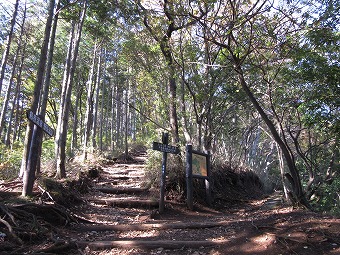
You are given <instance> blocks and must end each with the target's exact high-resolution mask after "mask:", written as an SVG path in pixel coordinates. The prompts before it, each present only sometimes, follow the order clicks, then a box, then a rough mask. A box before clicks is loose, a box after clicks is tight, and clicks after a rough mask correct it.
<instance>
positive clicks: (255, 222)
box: [63, 153, 340, 255]
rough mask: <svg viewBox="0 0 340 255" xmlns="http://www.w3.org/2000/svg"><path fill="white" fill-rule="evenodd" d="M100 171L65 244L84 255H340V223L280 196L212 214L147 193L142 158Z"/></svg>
mask: <svg viewBox="0 0 340 255" xmlns="http://www.w3.org/2000/svg"><path fill="white" fill-rule="evenodd" d="M133 156H134V159H135V161H134V162H132V163H124V162H117V163H115V164H114V165H109V166H103V168H102V170H103V171H102V173H101V174H100V177H99V178H98V179H97V183H96V185H95V189H94V190H93V191H92V192H91V193H90V194H87V195H86V196H84V199H85V200H87V201H88V203H87V204H85V205H82V206H80V207H78V208H77V213H78V214H79V215H81V216H82V217H83V218H84V219H88V220H89V221H90V222H91V223H86V224H78V225H77V226H76V227H75V228H73V229H72V231H70V229H68V230H67V232H66V233H63V234H64V237H63V238H66V237H67V236H68V238H69V239H70V240H73V241H76V242H77V243H78V245H79V249H80V250H81V251H82V252H83V254H101V255H104V254H119V255H124V254H131V255H132V254H183V255H184V254H191V255H205V254H210V255H212V254H214V255H217V254H308V255H313V254H318V255H320V254H340V248H339V247H340V233H339V229H340V220H339V219H335V218H331V217H326V216H321V215H318V214H315V213H311V212H306V211H299V210H292V208H290V207H284V206H282V204H281V201H280V199H277V198H276V197H275V196H273V197H271V198H269V199H266V200H261V201H253V202H248V203H243V204H241V205H234V206H230V205H227V204H226V205H225V208H223V209H219V210H214V209H211V208H207V207H204V206H202V205H195V210H194V211H189V210H188V209H187V208H186V205H185V204H178V203H172V202H171V201H167V202H166V208H165V212H164V213H163V214H161V215H160V214H158V211H157V208H158V196H159V194H158V192H157V191H156V192H155V191H150V190H146V189H145V188H143V177H144V161H145V159H146V155H145V153H138V154H137V155H133Z"/></svg>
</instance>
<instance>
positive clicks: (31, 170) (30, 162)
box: [22, 0, 55, 196]
mask: <svg viewBox="0 0 340 255" xmlns="http://www.w3.org/2000/svg"><path fill="white" fill-rule="evenodd" d="M54 5H55V1H54V0H50V2H49V6H48V17H47V20H46V25H45V32H44V42H43V45H42V48H41V52H40V59H39V66H38V72H37V78H36V81H35V86H34V91H33V98H32V104H31V111H32V112H34V113H37V111H38V105H39V98H40V93H41V89H42V86H43V81H44V74H45V66H46V61H47V51H48V45H49V39H50V33H51V25H52V19H53V10H54ZM40 117H42V116H40ZM33 126H34V127H33ZM27 127H28V129H29V131H28V132H27V133H28V134H32V135H31V139H29V140H30V141H31V142H30V143H29V144H27V145H29V148H27V151H28V157H27V162H26V169H25V172H24V178H23V190H22V195H23V196H29V195H31V194H32V190H33V184H34V181H35V171H36V167H37V162H38V150H39V138H38V137H39V134H38V129H39V131H41V130H40V128H38V127H37V126H36V125H33V123H31V122H30V123H29V125H28V126H27ZM31 130H32V131H31Z"/></svg>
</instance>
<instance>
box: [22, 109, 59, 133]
mask: <svg viewBox="0 0 340 255" xmlns="http://www.w3.org/2000/svg"><path fill="white" fill-rule="evenodd" d="M26 114H27V118H28V119H29V120H30V121H32V122H33V123H34V124H35V125H37V126H38V127H40V128H41V129H42V130H43V131H44V132H45V133H46V134H48V135H49V136H51V137H52V136H53V135H54V130H53V128H51V127H50V126H49V125H47V124H46V123H45V122H44V121H43V120H42V119H41V118H40V117H39V116H38V115H36V114H35V113H34V112H32V111H31V110H28V111H27V113H26Z"/></svg>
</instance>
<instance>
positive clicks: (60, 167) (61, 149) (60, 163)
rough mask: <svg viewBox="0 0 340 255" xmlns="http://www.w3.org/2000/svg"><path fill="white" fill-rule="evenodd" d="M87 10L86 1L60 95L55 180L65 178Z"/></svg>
mask: <svg viewBox="0 0 340 255" xmlns="http://www.w3.org/2000/svg"><path fill="white" fill-rule="evenodd" d="M86 10H87V1H84V2H83V7H82V10H81V14H80V18H79V22H78V26H77V34H76V36H75V39H74V44H73V45H74V47H72V50H71V56H70V65H69V69H68V70H66V74H67V79H66V83H65V84H63V90H64V93H62V101H63V102H62V103H61V104H60V110H59V116H58V127H57V132H56V158H57V172H56V177H57V178H64V177H66V169H65V160H66V140H67V127H68V119H69V111H70V106H71V93H72V84H73V77H74V73H75V68H76V61H77V57H78V51H79V43H80V39H81V33H82V29H83V23H84V20H85V13H86ZM72 41H73V40H72Z"/></svg>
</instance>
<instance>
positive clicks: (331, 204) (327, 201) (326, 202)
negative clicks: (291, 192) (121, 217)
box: [312, 176, 340, 216]
mask: <svg viewBox="0 0 340 255" xmlns="http://www.w3.org/2000/svg"><path fill="white" fill-rule="evenodd" d="M339 187H340V176H337V177H335V178H334V180H333V181H332V182H331V183H330V184H325V185H323V186H322V187H321V188H320V190H319V191H318V192H317V194H316V195H315V196H314V197H313V200H312V202H313V204H314V207H315V208H316V209H317V210H318V211H321V212H325V213H330V214H332V215H336V216H340V191H339Z"/></svg>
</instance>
